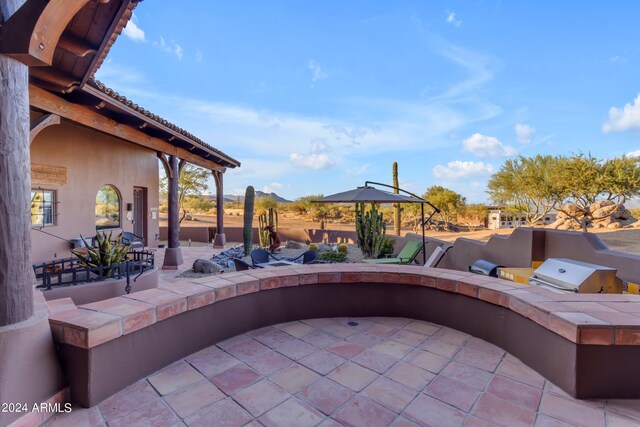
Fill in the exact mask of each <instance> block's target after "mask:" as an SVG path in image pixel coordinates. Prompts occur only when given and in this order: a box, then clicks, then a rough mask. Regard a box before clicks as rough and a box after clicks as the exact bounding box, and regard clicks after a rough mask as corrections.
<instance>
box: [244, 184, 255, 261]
mask: <svg viewBox="0 0 640 427" xmlns="http://www.w3.org/2000/svg"><path fill="white" fill-rule="evenodd" d="M255 195H256V193H255V190H254V189H253V187H252V186H248V187H247V190H246V191H245V193H244V226H243V229H242V236H243V239H244V255H245V256H247V255H249V253H250V252H251V249H252V247H253V243H252V242H253V204H254V202H255Z"/></svg>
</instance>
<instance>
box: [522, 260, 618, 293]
mask: <svg viewBox="0 0 640 427" xmlns="http://www.w3.org/2000/svg"><path fill="white" fill-rule="evenodd" d="M617 271H618V270H616V269H615V268H610V267H604V266H602V265H596V264H590V263H587V262H582V261H576V260H573V259H567V258H549V259H547V260H546V261H545V262H544V263H542V265H540V267H538V268H537V269H536V270H535V271H534V273H533V275H532V276H531V278H530V279H529V284H530V285H536V286H541V287H543V288H546V289H549V290H551V291H554V292H575V293H588V294H597V293H607V294H620V293H622V281H621V280H620V279H618V278H617V277H616V273H617Z"/></svg>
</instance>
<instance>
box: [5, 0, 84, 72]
mask: <svg viewBox="0 0 640 427" xmlns="http://www.w3.org/2000/svg"><path fill="white" fill-rule="evenodd" d="M89 1H90V0H27V1H26V2H25V3H24V4H23V5H22V6H21V7H20V9H18V10H17V11H16V13H14V14H13V15H11V17H10V18H9V19H8V20H7V22H6V23H5V24H4V25H3V26H2V30H1V34H0V52H1V53H2V54H4V55H7V56H9V57H12V58H14V59H16V60H18V61H20V62H22V63H24V64H26V65H29V66H31V67H42V66H47V65H51V64H52V60H53V54H54V52H55V50H56V46H57V45H58V41H59V40H60V36H61V35H62V33H63V32H64V30H65V28H66V26H67V24H68V23H69V22H70V21H71V19H72V18H73V17H74V16H75V15H76V13H78V11H79V10H80V9H82V8H83V7H84V6H85V5H86V4H87V3H88V2H89Z"/></svg>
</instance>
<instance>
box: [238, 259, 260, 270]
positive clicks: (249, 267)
mask: <svg viewBox="0 0 640 427" xmlns="http://www.w3.org/2000/svg"><path fill="white" fill-rule="evenodd" d="M233 264H234V265H235V267H236V271H245V270H253V269H254V268H255V267H254V266H252V265H251V264H248V263H246V262H244V261H243V260H241V259H239V258H234V259H233Z"/></svg>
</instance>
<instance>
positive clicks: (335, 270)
mask: <svg viewBox="0 0 640 427" xmlns="http://www.w3.org/2000/svg"><path fill="white" fill-rule="evenodd" d="M325 283H341V284H344V285H345V286H348V285H349V284H350V283H388V284H389V285H394V284H404V285H413V286H424V287H429V288H436V289H439V290H442V291H445V292H453V293H458V294H462V295H466V296H468V297H470V298H476V299H479V300H482V301H485V302H488V303H491V304H495V305H500V306H502V307H504V308H506V309H509V310H512V311H514V312H516V313H518V314H519V315H521V316H524V317H526V318H528V319H531V320H532V321H534V322H536V323H538V324H540V325H542V326H543V327H545V328H547V329H549V330H551V331H553V332H554V333H556V334H558V335H560V336H562V337H564V338H566V339H567V340H569V341H571V342H573V343H577V344H593V345H640V296H638V295H628V294H622V295H614V294H573V293H572V294H557V293H554V292H551V291H548V290H546V289H542V288H537V287H532V286H527V285H521V284H517V283H513V282H509V281H505V280H502V279H498V278H492V277H486V276H479V275H475V274H472V273H467V272H462V271H457V270H445V269H439V268H426V267H419V266H389V265H365V264H341V265H336V264H328V265H312V266H299V267H298V266H293V267H278V268H277V269H270V270H259V271H257V270H256V271H248V272H232V273H225V274H221V275H217V276H211V277H204V278H198V279H185V280H183V281H180V282H177V283H173V284H167V285H164V286H161V287H160V288H158V289H150V290H146V291H141V292H135V293H132V294H129V295H125V296H121V297H117V298H111V299H108V300H105V301H100V302H97V303H92V304H87V305H83V306H80V307H75V306H74V305H73V303H70V302H69V301H58V302H53V301H52V302H50V306H52V307H54V308H55V309H52V314H51V315H50V317H49V321H50V324H51V326H52V331H53V335H54V339H56V341H58V342H63V343H66V344H70V345H73V346H77V347H81V348H91V347H95V346H98V345H100V344H103V343H105V342H107V341H109V340H113V339H116V338H118V337H120V336H122V335H126V334H129V333H131V332H133V331H136V330H139V329H141V328H145V327H147V326H149V325H152V324H154V323H156V322H160V321H162V320H164V319H167V318H169V317H172V316H176V315H178V314H180V313H183V312H185V311H188V310H195V309H197V308H200V307H203V306H206V305H210V304H215V303H216V302H217V301H222V300H225V299H228V298H234V297H236V296H241V295H245V294H249V293H252V292H262V291H266V290H269V289H275V288H282V287H290V286H306V285H317V284H325Z"/></svg>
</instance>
